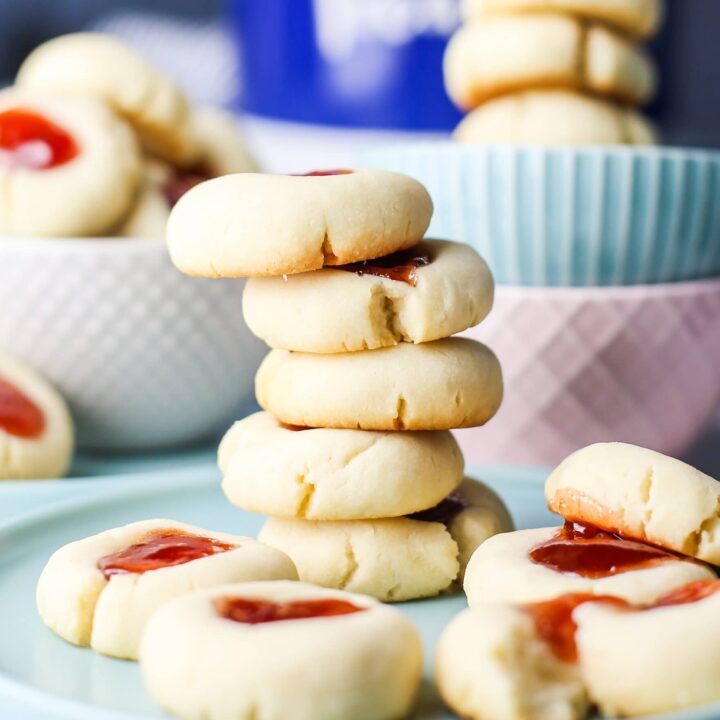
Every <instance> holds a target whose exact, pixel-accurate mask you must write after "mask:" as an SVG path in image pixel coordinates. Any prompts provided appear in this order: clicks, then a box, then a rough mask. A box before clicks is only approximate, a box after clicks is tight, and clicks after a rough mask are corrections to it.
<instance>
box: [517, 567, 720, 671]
mask: <svg viewBox="0 0 720 720" xmlns="http://www.w3.org/2000/svg"><path fill="white" fill-rule="evenodd" d="M718 592H720V580H699V581H697V582H693V583H689V584H687V585H683V586H681V587H679V588H676V589H675V590H671V591H670V592H668V593H666V594H665V595H663V596H661V597H659V598H658V599H657V600H655V602H653V603H650V604H647V605H631V604H630V603H629V602H627V600H623V599H621V598H616V597H609V596H606V595H589V594H585V593H570V594H568V595H562V596H560V597H558V598H555V599H553V600H548V601H546V602H539V603H532V604H530V605H524V606H522V607H523V610H524V611H525V612H527V613H528V614H529V615H530V617H531V618H532V620H533V622H534V624H535V632H536V633H537V634H538V636H539V637H540V639H541V640H543V641H544V642H545V643H547V644H548V645H549V646H550V649H551V650H552V651H553V654H554V655H555V657H557V658H558V660H563V661H564V662H575V661H577V644H576V640H575V636H576V633H577V624H576V623H575V620H574V618H573V612H574V611H575V609H576V608H578V607H579V606H580V605H582V604H584V603H588V602H600V603H606V604H610V605H614V606H615V607H617V608H619V609H623V610H626V611H628V612H652V611H653V610H656V609H659V608H667V607H675V606H678V605H688V604H690V603H696V602H700V601H701V600H705V599H706V598H709V597H710V596H712V595H714V594H716V593H718Z"/></svg>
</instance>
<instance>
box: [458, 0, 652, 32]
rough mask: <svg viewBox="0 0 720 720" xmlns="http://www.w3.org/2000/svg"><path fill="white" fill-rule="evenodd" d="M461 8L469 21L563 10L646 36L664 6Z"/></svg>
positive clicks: (562, 2) (569, 1)
mask: <svg viewBox="0 0 720 720" xmlns="http://www.w3.org/2000/svg"><path fill="white" fill-rule="evenodd" d="M461 9H462V14H463V17H464V18H465V19H466V20H468V21H474V20H478V19H482V18H485V17H486V16H487V15H492V14H505V13H531V12H563V13H568V14H569V15H578V16H579V17H581V18H585V19H586V20H599V21H601V22H605V23H607V24H608V25H612V26H614V27H616V28H618V29H619V30H621V31H623V32H625V33H627V34H629V35H634V36H637V37H643V38H644V37H649V36H650V35H653V34H654V33H655V32H657V30H658V27H659V26H660V23H661V22H662V17H663V10H664V5H663V0H462V4H461Z"/></svg>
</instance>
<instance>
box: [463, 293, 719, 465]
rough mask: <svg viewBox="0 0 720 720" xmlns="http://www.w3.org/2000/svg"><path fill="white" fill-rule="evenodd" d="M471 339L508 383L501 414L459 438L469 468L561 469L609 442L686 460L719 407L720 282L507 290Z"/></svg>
mask: <svg viewBox="0 0 720 720" xmlns="http://www.w3.org/2000/svg"><path fill="white" fill-rule="evenodd" d="M465 334H466V335H467V336H468V337H472V338H474V339H476V340H482V341H483V342H484V343H486V344H488V345H489V346H490V347H492V348H493V350H494V351H495V352H496V353H497V355H498V357H499V358H500V361H501V362H502V366H503V372H504V376H505V400H504V401H503V405H502V407H501V408H500V411H499V412H498V414H497V416H496V417H495V418H494V419H493V420H492V421H491V422H490V423H488V425H486V426H485V427H482V428H473V429H470V430H461V431H458V433H457V437H458V440H459V441H460V444H461V446H462V448H463V451H464V452H465V456H466V459H467V461H468V462H477V463H513V464H523V465H554V464H556V463H558V462H559V461H560V460H562V459H563V458H564V457H565V456H566V455H568V454H569V453H571V452H572V451H573V450H576V449H577V448H579V447H582V446H584V445H588V444H590V443H593V442H598V441H607V440H622V441H625V442H631V443H636V444H638V445H643V446H646V447H650V448H653V449H655V450H659V451H660V452H664V453H668V454H670V455H679V454H682V453H683V452H685V451H686V450H687V449H688V448H689V446H690V445H691V444H692V443H693V441H695V440H696V439H697V438H698V436H699V435H700V434H701V433H702V431H703V429H704V427H705V426H706V424H707V423H708V421H709V420H710V418H711V416H712V414H713V411H714V410H715V409H716V408H717V406H718V401H719V400H720V279H717V280H703V281H697V282H685V283H675V284H666V285H643V286H635V287H610V288H581V287H579V288H530V287H509V286H500V287H498V288H497V293H496V300H495V308H494V310H493V312H492V313H491V314H490V316H489V317H488V319H487V320H486V321H485V322H483V323H482V324H481V325H479V326H478V327H476V328H474V329H472V330H470V331H468V332H467V333H465Z"/></svg>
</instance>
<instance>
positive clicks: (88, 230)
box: [0, 88, 140, 237]
mask: <svg viewBox="0 0 720 720" xmlns="http://www.w3.org/2000/svg"><path fill="white" fill-rule="evenodd" d="M0 160H1V161H2V162H0V189H1V190H2V192H0V233H1V234H4V235H16V236H28V235H31V236H43V235H54V236H61V237H68V236H79V237H82V236H87V235H93V234H103V233H105V232H107V231H108V230H109V228H110V227H112V225H113V224H115V223H116V222H117V221H118V219H119V218H121V217H122V216H123V215H124V214H125V213H126V212H127V211H128V208H129V207H130V204H131V202H132V201H133V198H134V196H135V193H136V190H137V187H138V182H139V178H140V151H139V148H138V145H137V142H136V139H135V135H134V133H133V132H132V131H131V129H130V127H129V126H128V125H127V124H126V123H125V122H124V121H123V120H122V119H121V118H119V117H117V116H116V115H115V114H114V113H113V112H112V111H111V110H110V109H109V108H108V107H107V106H106V105H104V104H103V103H102V102H100V101H97V100H93V99H92V98H83V97H67V96H56V95H53V94H51V93H36V92H27V91H22V90H17V89H15V88H11V89H8V90H4V91H2V92H0Z"/></svg>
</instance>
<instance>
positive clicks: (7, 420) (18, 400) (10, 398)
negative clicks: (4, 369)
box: [0, 378, 45, 439]
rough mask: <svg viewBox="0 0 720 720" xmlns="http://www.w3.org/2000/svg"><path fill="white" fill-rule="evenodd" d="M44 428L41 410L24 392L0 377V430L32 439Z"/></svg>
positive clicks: (43, 417)
mask: <svg viewBox="0 0 720 720" xmlns="http://www.w3.org/2000/svg"><path fill="white" fill-rule="evenodd" d="M44 429H45V415H44V414H43V411H42V410H41V409H40V408H39V407H38V406H37V405H36V404H35V403H34V402H33V401H32V400H31V399H30V398H29V397H28V396H27V395H25V394H24V393H22V392H20V390H18V389H17V388H16V387H15V386H14V385H12V384H11V383H9V382H8V381H7V380H3V379H2V378H0V430H4V431H5V432H6V433H9V434H10V435H15V437H20V438H26V439H33V438H37V437H40V435H42V432H43V430H44Z"/></svg>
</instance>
